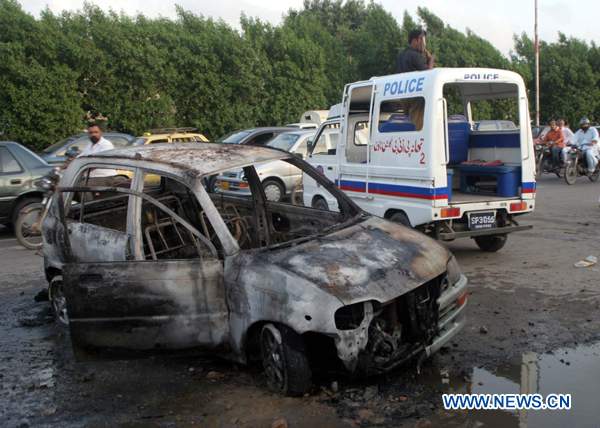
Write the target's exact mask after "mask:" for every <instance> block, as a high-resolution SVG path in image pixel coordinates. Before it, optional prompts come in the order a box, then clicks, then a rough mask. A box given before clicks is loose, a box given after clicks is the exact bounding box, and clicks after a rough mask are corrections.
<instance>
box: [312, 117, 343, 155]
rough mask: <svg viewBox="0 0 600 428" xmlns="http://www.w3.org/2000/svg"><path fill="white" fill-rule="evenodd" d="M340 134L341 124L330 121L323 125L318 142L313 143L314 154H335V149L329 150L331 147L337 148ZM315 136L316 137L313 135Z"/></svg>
mask: <svg viewBox="0 0 600 428" xmlns="http://www.w3.org/2000/svg"><path fill="white" fill-rule="evenodd" d="M339 136H340V124H339V123H330V124H328V125H327V126H325V127H323V131H322V132H321V133H320V134H318V139H317V142H316V143H314V144H313V149H312V154H313V155H328V154H329V155H334V154H335V151H334V150H332V151H329V149H335V150H337V146H338V140H339ZM313 138H314V137H313ZM327 138H329V146H328V145H327Z"/></svg>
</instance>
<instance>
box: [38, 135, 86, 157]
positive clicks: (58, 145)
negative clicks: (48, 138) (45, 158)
mask: <svg viewBox="0 0 600 428" xmlns="http://www.w3.org/2000/svg"><path fill="white" fill-rule="evenodd" d="M77 138H78V137H69V138H65V139H64V140H61V141H59V142H58V143H55V144H52V145H51V146H50V147H48V148H47V149H44V151H43V152H42V153H52V152H53V151H55V150H58V149H60V148H61V147H62V146H64V145H66V144H69V143H71V142H73V141H75V140H76V139H77Z"/></svg>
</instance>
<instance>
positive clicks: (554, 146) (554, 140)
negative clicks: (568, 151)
mask: <svg viewBox="0 0 600 428" xmlns="http://www.w3.org/2000/svg"><path fill="white" fill-rule="evenodd" d="M563 139H564V134H563V132H562V131H561V130H560V129H559V128H558V125H557V123H556V121H555V120H552V121H551V122H550V131H548V133H547V134H546V137H544V139H543V140H542V141H540V142H541V143H548V148H550V150H551V151H552V165H553V166H554V169H558V168H560V154H561V152H562V149H563Z"/></svg>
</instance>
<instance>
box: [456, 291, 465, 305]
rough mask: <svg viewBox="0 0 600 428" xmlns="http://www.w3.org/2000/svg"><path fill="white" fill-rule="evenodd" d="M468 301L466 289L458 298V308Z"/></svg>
mask: <svg viewBox="0 0 600 428" xmlns="http://www.w3.org/2000/svg"><path fill="white" fill-rule="evenodd" d="M466 301H467V292H466V291H465V292H464V293H463V294H461V296H460V297H459V298H458V303H457V304H456V307H457V308H460V307H461V306H462V305H464V304H465V302H466Z"/></svg>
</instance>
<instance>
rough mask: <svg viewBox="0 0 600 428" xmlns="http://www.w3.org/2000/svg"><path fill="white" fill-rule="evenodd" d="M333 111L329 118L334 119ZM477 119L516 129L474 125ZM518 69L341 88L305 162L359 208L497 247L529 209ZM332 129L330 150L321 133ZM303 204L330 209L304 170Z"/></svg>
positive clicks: (528, 153) (447, 72)
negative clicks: (334, 132) (334, 130)
mask: <svg viewBox="0 0 600 428" xmlns="http://www.w3.org/2000/svg"><path fill="white" fill-rule="evenodd" d="M335 116H337V117H335ZM483 120H503V121H505V120H510V121H513V122H516V123H515V125H516V126H514V127H502V129H493V130H473V126H472V123H474V122H475V121H483ZM529 123H530V122H529V106H528V101H527V93H526V89H525V84H524V82H523V79H522V78H521V76H519V75H518V74H516V73H513V72H511V71H507V70H495V69H479V68H469V69H461V68H447V69H444V68H437V69H433V70H429V71H422V72H412V73H404V74H396V75H391V76H385V77H373V78H371V79H370V80H368V81H362V82H356V83H351V84H348V85H346V87H345V89H344V95H343V100H342V104H341V105H337V106H334V107H332V108H331V111H330V118H329V120H328V121H327V122H325V123H323V125H322V126H321V128H320V130H319V132H318V133H317V135H316V137H315V142H314V143H313V147H312V151H309V156H308V157H307V158H306V160H307V161H308V162H309V163H311V164H312V165H313V166H314V167H316V168H317V169H318V170H319V171H321V172H322V173H323V174H324V175H325V176H327V177H328V178H329V179H330V180H332V181H334V182H335V183H336V184H337V185H338V186H339V187H340V188H341V189H342V190H344V191H346V192H347V194H348V195H349V196H350V197H351V198H352V199H353V200H354V201H355V202H356V203H357V204H358V205H360V206H361V207H362V208H363V209H364V210H365V211H368V212H370V213H373V214H376V215H378V216H381V217H384V218H388V219H391V220H394V221H398V222H400V223H403V224H405V225H408V226H412V227H416V228H417V229H419V230H422V231H423V232H425V233H428V234H431V235H433V236H434V237H436V238H437V239H441V240H452V239H455V238H463V237H469V238H474V239H475V242H476V243H477V245H478V246H479V247H480V248H481V249H482V250H485V251H498V250H499V249H501V248H502V247H503V246H504V244H505V243H506V239H507V234H508V233H510V232H516V231H522V230H526V229H530V228H531V227H532V226H528V225H520V224H519V223H518V221H517V218H518V217H519V216H521V215H522V214H525V213H528V212H532V211H533V209H534V206H535V194H536V181H535V153H534V149H533V143H532V135H531V128H530V126H529ZM338 126H339V132H340V138H339V140H338V141H339V143H338V146H337V149H330V150H325V149H323V147H324V145H322V144H320V135H321V133H322V132H323V131H324V130H325V129H329V128H335V127H338ZM303 186H304V204H305V205H309V206H313V207H317V208H321V209H329V210H337V206H336V205H335V201H334V200H332V199H330V197H328V194H327V192H323V191H322V188H320V187H318V186H317V185H316V182H315V180H313V179H311V178H310V177H308V176H306V175H305V176H304V177H303Z"/></svg>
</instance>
